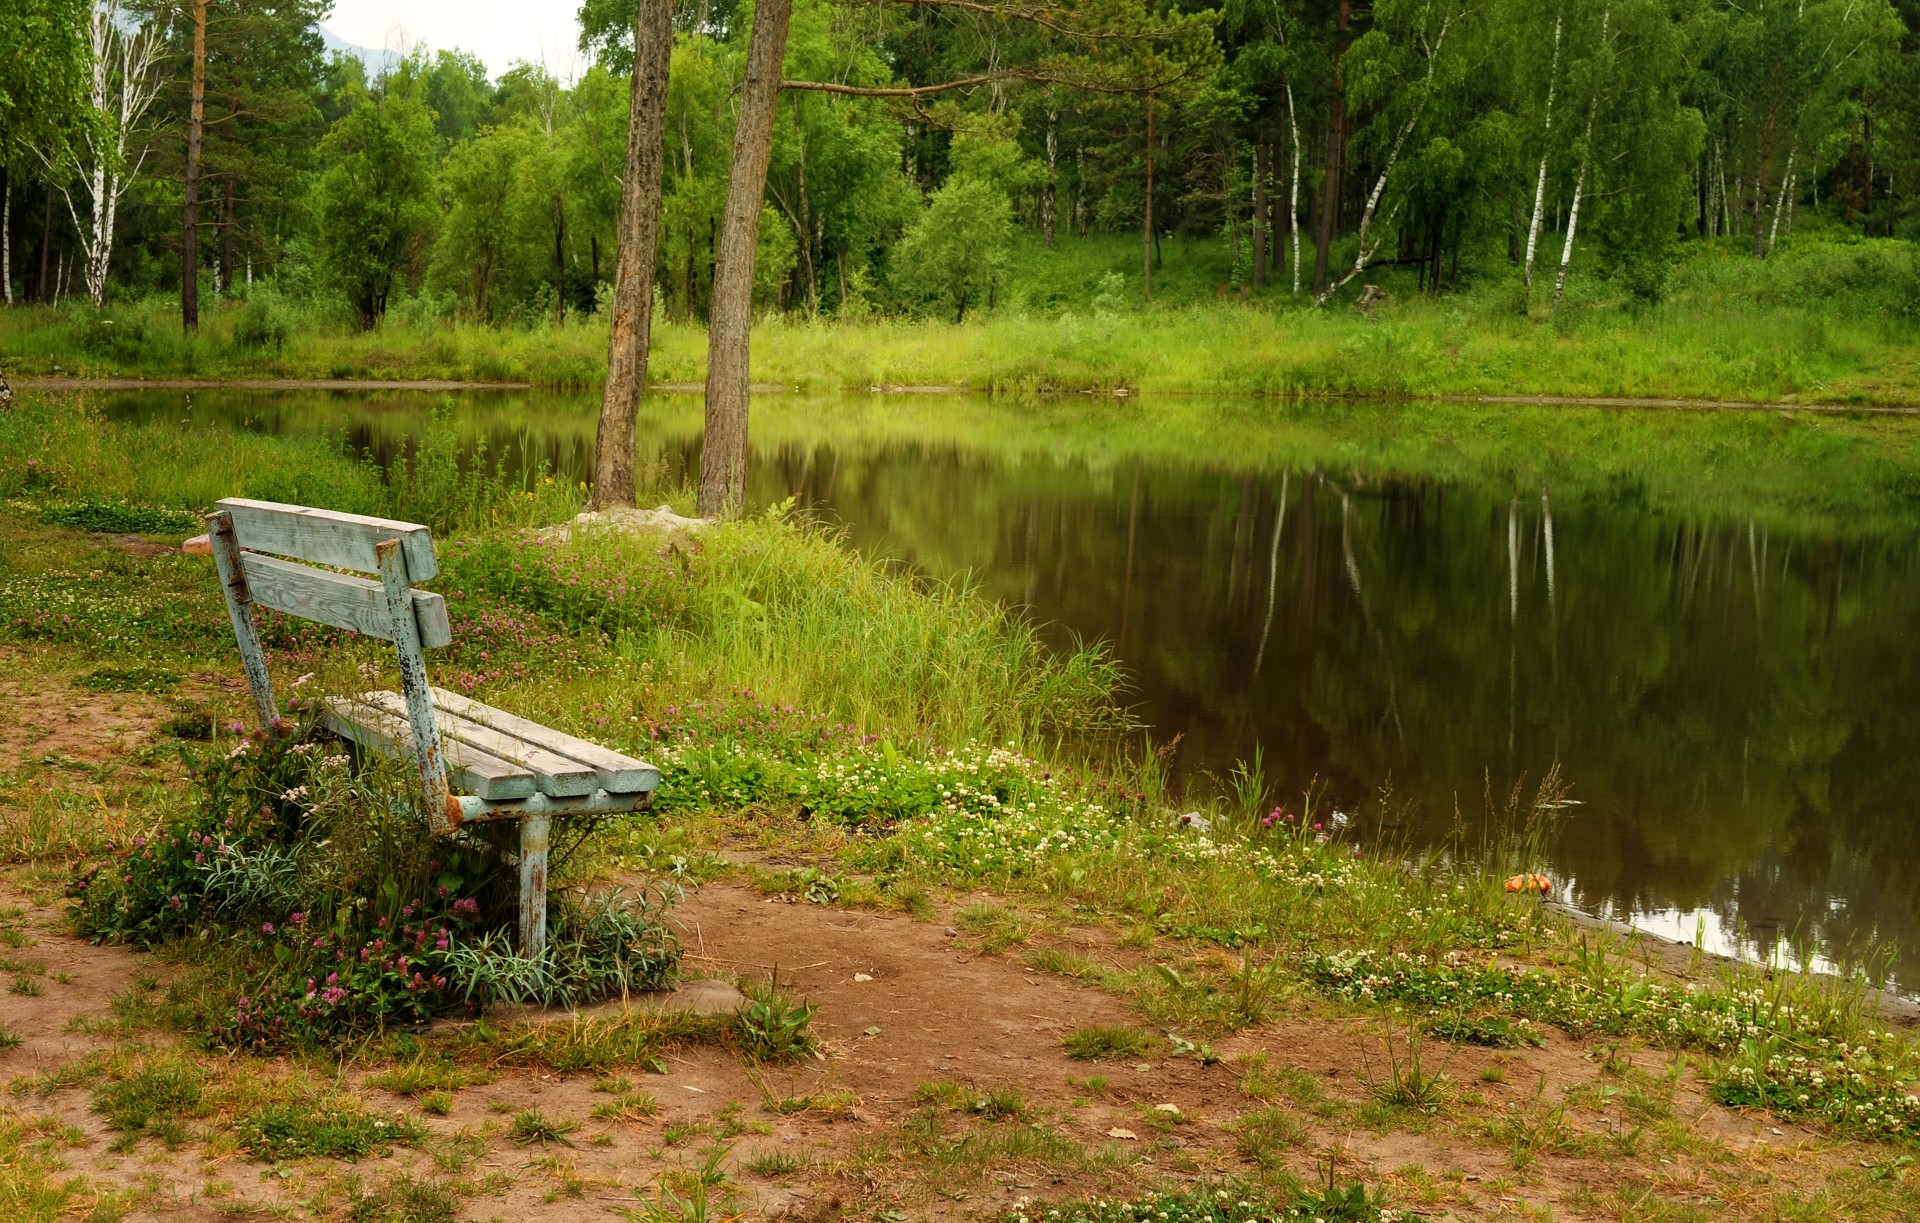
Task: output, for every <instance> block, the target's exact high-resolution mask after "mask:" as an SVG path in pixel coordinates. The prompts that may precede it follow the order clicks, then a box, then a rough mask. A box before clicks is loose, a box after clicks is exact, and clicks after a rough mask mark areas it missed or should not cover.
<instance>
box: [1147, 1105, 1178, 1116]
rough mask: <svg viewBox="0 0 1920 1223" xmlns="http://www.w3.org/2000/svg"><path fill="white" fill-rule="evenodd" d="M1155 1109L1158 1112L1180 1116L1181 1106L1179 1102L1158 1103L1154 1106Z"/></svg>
mask: <svg viewBox="0 0 1920 1223" xmlns="http://www.w3.org/2000/svg"><path fill="white" fill-rule="evenodd" d="M1153 1111H1154V1112H1156V1113H1166V1114H1167V1115H1168V1116H1170V1117H1178V1116H1179V1115H1180V1106H1179V1105H1178V1104H1156V1105H1154V1106H1153Z"/></svg>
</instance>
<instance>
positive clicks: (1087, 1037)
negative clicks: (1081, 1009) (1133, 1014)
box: [1061, 1027, 1153, 1061]
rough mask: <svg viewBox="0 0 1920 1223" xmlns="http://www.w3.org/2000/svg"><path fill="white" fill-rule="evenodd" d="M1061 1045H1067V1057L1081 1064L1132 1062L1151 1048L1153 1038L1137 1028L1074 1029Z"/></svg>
mask: <svg viewBox="0 0 1920 1223" xmlns="http://www.w3.org/2000/svg"><path fill="white" fill-rule="evenodd" d="M1061 1044H1063V1045H1065V1046H1066V1050H1067V1056H1068V1057H1073V1058H1079V1059H1080V1060H1081V1061H1093V1060H1095V1059H1096V1058H1110V1059H1112V1060H1115V1061H1135V1060H1138V1059H1139V1058H1141V1057H1144V1056H1146V1054H1147V1053H1148V1052H1149V1051H1150V1050H1151V1049H1152V1048H1153V1038H1152V1037H1151V1036H1149V1035H1148V1034H1147V1033H1145V1032H1142V1031H1140V1030H1139V1029H1138V1028H1114V1027H1091V1028H1076V1029H1074V1030H1073V1031H1071V1032H1069V1033H1067V1035H1066V1037H1065V1039H1064V1040H1062V1041H1061Z"/></svg>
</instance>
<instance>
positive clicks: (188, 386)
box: [12, 375, 1920, 416]
mask: <svg viewBox="0 0 1920 1223" xmlns="http://www.w3.org/2000/svg"><path fill="white" fill-rule="evenodd" d="M12 385H13V387H14V389H16V390H21V391H45V392H49V393H53V394H61V393H71V392H76V391H342V392H351V391H362V392H385V391H423V392H442V393H452V392H461V391H527V390H533V389H535V384H534V383H531V382H474V381H461V380H457V379H448V378H394V379H381V378H81V377H71V378H70V377H64V376H51V375H49V376H27V377H19V378H14V379H12ZM752 389H753V393H754V394H756V395H777V394H782V393H787V392H793V391H798V390H800V389H801V387H799V386H794V385H787V384H785V383H778V382H756V383H754V384H753V388H752ZM647 390H648V392H650V393H660V394H668V395H699V394H704V393H705V391H706V386H705V384H703V383H699V382H649V383H648V384H647ZM847 393H849V394H855V395H858V394H870V395H876V396H886V395H936V396H940V395H971V394H978V393H980V392H976V391H974V390H973V389H972V388H969V387H965V386H950V385H926V386H914V385H905V384H901V383H889V384H886V385H873V386H868V387H865V388H861V387H851V388H848V390H847ZM987 393H988V394H989V395H991V392H987ZM1007 393H1008V394H1016V395H1019V396H1022V397H1034V398H1048V397H1053V396H1065V395H1087V394H1097V393H1098V392H1093V391H1074V390H1052V391H1044V390H1043V391H1020V392H1007ZM1109 393H1110V394H1113V395H1114V396H1115V397H1117V398H1123V399H1136V398H1145V399H1149V400H1151V399H1154V398H1162V397H1164V398H1195V397H1210V398H1232V396H1222V395H1220V394H1218V393H1216V392H1205V391H1167V390H1163V391H1155V392H1152V393H1149V394H1143V393H1140V392H1134V391H1129V390H1127V389H1126V388H1115V390H1113V391H1112V392H1109ZM1247 397H1248V398H1251V399H1254V400H1260V399H1281V400H1286V401H1289V402H1307V403H1311V402H1313V401H1316V400H1320V401H1325V402H1339V403H1350V402H1353V401H1354V400H1356V399H1364V398H1376V397H1373V396H1364V395H1354V394H1350V393H1334V392H1325V393H1318V394H1316V393H1312V392H1299V393H1292V392H1249V393H1248V395H1247ZM1391 398H1392V399H1393V400H1395V401H1399V402H1407V403H1418V402H1421V401H1423V400H1424V401H1426V402H1431V403H1460V404H1512V405H1516V406H1524V407H1542V408H1629V409H1640V410H1648V409H1662V408H1666V409H1673V410H1677V411H1688V412H1771V411H1787V412H1810V413H1818V414H1822V415H1836V416H1851V415H1857V416H1920V406H1916V405H1912V404H1901V405H1892V404H1873V403H1854V404H1849V403H1803V402H1800V401H1798V400H1792V399H1772V400H1768V399H1677V398H1671V397H1665V398H1656V397H1635V396H1621V395H1586V396H1583V395H1459V394H1432V395H1422V394H1406V395H1398V396H1393V397H1391Z"/></svg>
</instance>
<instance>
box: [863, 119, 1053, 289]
mask: <svg viewBox="0 0 1920 1223" xmlns="http://www.w3.org/2000/svg"><path fill="white" fill-rule="evenodd" d="M1059 127H1060V108H1059V107H1058V106H1056V105H1055V104H1054V100H1053V86H1051V85H1049V86H1048V87H1047V181H1046V184H1045V185H1044V186H1043V187H1042V188H1041V190H1040V232H1041V234H1043V235H1044V236H1045V238H1046V242H1047V249H1048V250H1052V249H1053V214H1054V190H1055V187H1056V185H1057V184H1058V183H1059V181H1060V170H1059V166H1060V132H1059ZM843 278H844V274H843ZM842 296H843V297H844V296H845V294H844V293H843V294H842Z"/></svg>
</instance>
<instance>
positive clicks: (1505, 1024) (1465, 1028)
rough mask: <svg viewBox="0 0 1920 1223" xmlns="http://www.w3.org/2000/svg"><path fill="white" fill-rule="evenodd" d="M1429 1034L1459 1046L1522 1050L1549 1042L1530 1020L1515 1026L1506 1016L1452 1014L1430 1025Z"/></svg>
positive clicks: (1428, 1026) (1522, 1021)
mask: <svg viewBox="0 0 1920 1223" xmlns="http://www.w3.org/2000/svg"><path fill="white" fill-rule="evenodd" d="M1427 1031H1428V1032H1429V1033H1431V1034H1432V1035H1433V1036H1435V1037H1437V1038H1439V1039H1440V1040H1449V1041H1452V1042H1453V1043H1455V1044H1458V1045H1482V1046H1485V1047H1486V1048H1489V1049H1520V1048H1524V1047H1527V1046H1533V1047H1538V1046H1541V1045H1544V1044H1546V1043H1547V1042H1546V1038H1545V1037H1544V1036H1542V1035H1540V1034H1539V1033H1538V1032H1535V1031H1534V1030H1533V1029H1532V1028H1531V1027H1529V1026H1528V1025H1527V1021H1526V1020H1524V1019H1523V1020H1520V1021H1519V1022H1518V1023H1515V1022H1514V1021H1512V1020H1510V1019H1508V1018H1506V1017H1505V1016H1503V1015H1486V1016H1481V1017H1479V1018H1473V1019H1470V1018H1466V1017H1463V1016H1454V1015H1449V1016H1446V1017H1443V1018H1440V1019H1436V1020H1434V1021H1433V1022H1432V1023H1431V1024H1429V1025H1427Z"/></svg>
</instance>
